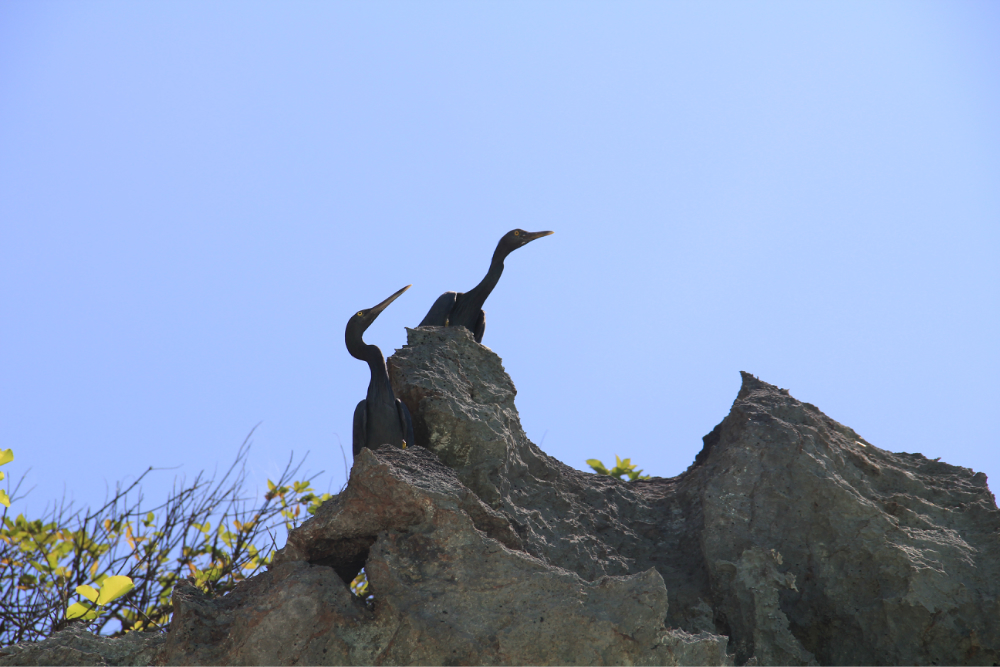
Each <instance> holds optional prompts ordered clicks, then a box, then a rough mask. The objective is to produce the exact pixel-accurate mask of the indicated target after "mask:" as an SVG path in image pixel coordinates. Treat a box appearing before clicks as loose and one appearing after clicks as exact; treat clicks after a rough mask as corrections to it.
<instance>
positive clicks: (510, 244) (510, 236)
mask: <svg viewBox="0 0 1000 667" xmlns="http://www.w3.org/2000/svg"><path fill="white" fill-rule="evenodd" d="M550 234H555V232H526V231H524V230H523V229H512V230H510V231H509V232H507V233H506V234H504V235H503V238H501V239H500V243H499V245H498V249H500V250H502V251H503V254H504V255H506V254H508V253H511V252H514V251H515V250H517V249H518V248H520V247H521V246H524V245H527V244H529V243H531V242H532V241H534V240H535V239H540V238H542V237H543V236H549V235H550Z"/></svg>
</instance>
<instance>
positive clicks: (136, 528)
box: [0, 432, 331, 645]
mask: <svg viewBox="0 0 1000 667" xmlns="http://www.w3.org/2000/svg"><path fill="white" fill-rule="evenodd" d="M251 435H252V432H251ZM249 451H250V436H247V439H246V440H245V441H244V442H243V444H242V445H241V446H240V449H239V450H238V452H237V455H236V458H235V460H234V462H233V463H232V465H231V466H230V467H229V468H228V470H227V471H226V472H225V473H224V474H223V475H222V476H221V477H220V478H218V479H216V477H215V475H212V476H211V477H209V476H206V475H205V473H204V472H201V473H199V474H198V475H197V476H196V477H195V478H194V479H193V480H192V481H190V482H187V481H185V480H184V479H179V480H176V481H175V483H174V487H173V490H172V491H171V493H170V496H169V497H168V499H167V500H166V502H164V503H162V504H159V505H156V506H153V507H149V506H148V503H146V502H145V499H144V497H143V494H142V487H141V482H142V480H143V479H144V478H145V477H146V475H147V474H149V473H150V472H152V471H153V469H152V468H150V469H148V470H147V471H146V472H145V473H143V474H142V475H140V476H139V477H138V478H137V479H136V480H135V481H134V482H133V483H132V484H130V485H128V486H122V485H118V486H117V487H116V488H115V493H114V496H113V497H112V498H111V499H110V500H109V501H107V502H106V503H105V504H104V505H103V506H101V507H100V508H98V509H96V510H91V509H90V508H87V509H85V510H77V509H74V508H73V507H72V505H66V504H64V503H63V504H59V505H56V506H54V508H53V509H51V510H48V511H47V512H46V514H45V516H44V517H43V518H41V519H34V520H29V519H28V518H26V517H25V516H24V515H23V514H19V515H18V516H17V517H16V518H10V517H8V510H7V508H4V509H3V514H2V516H0V521H2V525H0V645H7V644H12V643H16V642H22V641H37V640H38V639H41V638H44V637H47V636H49V635H50V634H51V633H52V632H55V631H57V630H59V629H61V628H62V627H65V626H66V624H68V623H72V622H81V621H82V622H87V623H88V624H90V625H91V626H93V627H92V628H91V629H92V630H94V631H96V632H103V633H107V632H113V631H115V630H116V629H117V628H119V627H120V630H117V632H119V633H120V632H128V631H135V630H155V629H162V628H163V627H164V626H165V625H166V624H167V622H168V621H169V620H170V614H171V613H172V611H173V607H172V605H171V595H172V593H173V588H174V585H175V584H176V583H177V582H178V581H179V580H180V579H182V578H187V579H188V580H189V581H191V582H193V583H194V584H195V585H196V586H198V587H199V588H200V589H201V590H202V591H204V592H205V593H207V594H209V595H221V594H224V593H226V592H228V591H230V590H232V588H233V587H234V586H235V585H236V584H237V583H238V582H240V581H243V580H244V579H246V578H247V577H250V576H253V575H254V574H256V573H257V572H258V571H260V569H261V568H262V567H264V566H265V565H267V564H268V563H269V562H270V561H271V558H272V557H273V554H274V551H275V550H276V547H277V545H276V540H277V537H278V536H279V534H280V533H282V532H283V531H287V530H290V529H291V528H293V527H295V526H296V525H298V523H299V521H300V520H301V519H304V518H305V516H307V515H308V514H312V513H314V512H315V511H316V509H317V508H318V507H319V505H320V504H321V503H322V502H323V501H325V500H327V499H329V498H330V497H331V496H330V494H328V493H324V494H317V493H316V492H315V491H314V490H313V488H312V485H311V480H304V481H293V480H294V479H295V478H296V477H297V476H298V471H299V468H300V466H301V464H302V461H299V462H298V463H295V461H294V455H293V456H292V457H290V458H289V461H288V464H287V465H286V467H285V470H284V472H283V473H282V474H281V476H280V477H279V479H278V480H277V482H273V481H271V480H268V488H267V492H266V493H265V494H264V497H263V500H259V499H256V498H254V497H253V496H252V495H251V494H248V493H247V491H246V490H245V488H244V487H245V482H246V471H245V467H246V461H247V456H248V454H249ZM8 454H9V455H10V458H8V459H7V461H5V462H9V461H10V460H12V459H13V454H12V453H10V450H7V451H6V452H0V460H3V459H4V458H5V457H6V456H7V455H8ZM22 481H23V480H22ZM18 488H20V485H18ZM4 497H6V494H4ZM21 497H23V496H18V489H15V490H14V492H13V497H12V498H10V500H11V501H13V502H16V501H17V500H19V499H20V498H21ZM303 509H305V512H306V514H303ZM213 520H215V521H217V525H215V526H214V527H213V524H212V521H213ZM126 580H127V582H128V584H129V585H128V586H126ZM74 594H76V595H79V596H82V597H83V598H84V599H83V600H79V601H77V602H74V603H73V604H71V598H72V597H73V596H74Z"/></svg>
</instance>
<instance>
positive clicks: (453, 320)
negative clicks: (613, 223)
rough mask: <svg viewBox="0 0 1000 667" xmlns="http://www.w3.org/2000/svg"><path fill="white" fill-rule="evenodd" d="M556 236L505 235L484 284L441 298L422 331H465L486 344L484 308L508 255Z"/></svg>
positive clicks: (443, 295) (519, 233)
mask: <svg viewBox="0 0 1000 667" xmlns="http://www.w3.org/2000/svg"><path fill="white" fill-rule="evenodd" d="M554 233H555V232H526V231H524V230H523V229H514V230H511V231H509V232H507V233H506V234H504V235H503V238H501V239H500V243H498V244H497V249H496V250H495V251H494V252H493V261H492V262H490V270H489V271H487V272H486V277H485V278H483V280H482V282H480V283H479V284H478V285H476V286H475V287H473V288H472V289H471V290H469V291H468V292H445V293H444V294H442V295H441V296H439V297H438V299H437V301H435V302H434V305H433V306H431V309H430V310H428V311H427V314H426V315H425V316H424V319H423V320H422V321H421V322H420V324H419V325H418V326H421V327H465V328H466V329H468V330H469V331H471V332H472V335H473V336H475V339H476V342H477V343H482V342H483V333H484V332H485V331H486V313H485V312H484V311H483V304H484V303H486V297H488V296H489V295H490V292H492V291H493V288H494V287H496V286H497V281H498V280H500V274H501V273H503V261H504V259H506V258H507V255H509V254H510V253H512V252H514V251H515V250H517V249H518V248H520V247H521V246H524V245H527V244H528V243H531V242H532V241H534V240H535V239H540V238H542V237H543V236H548V235H549V234H554Z"/></svg>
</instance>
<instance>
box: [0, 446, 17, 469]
mask: <svg viewBox="0 0 1000 667" xmlns="http://www.w3.org/2000/svg"><path fill="white" fill-rule="evenodd" d="M13 460H14V450H13V449H0V466H2V465H6V464H8V463H10V462H11V461H13Z"/></svg>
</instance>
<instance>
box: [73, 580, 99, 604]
mask: <svg viewBox="0 0 1000 667" xmlns="http://www.w3.org/2000/svg"><path fill="white" fill-rule="evenodd" d="M76 593H77V595H82V596H83V597H85V598H87V599H88V600H90V601H91V602H97V598H98V596H99V593H98V592H97V589H95V588H94V587H93V586H87V585H86V584H84V585H83V586H77V587H76Z"/></svg>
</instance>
